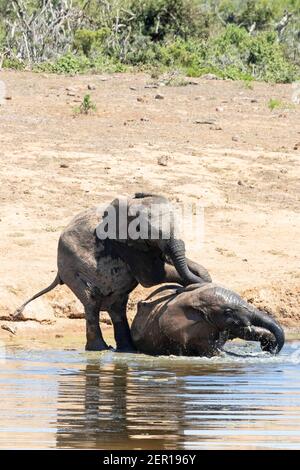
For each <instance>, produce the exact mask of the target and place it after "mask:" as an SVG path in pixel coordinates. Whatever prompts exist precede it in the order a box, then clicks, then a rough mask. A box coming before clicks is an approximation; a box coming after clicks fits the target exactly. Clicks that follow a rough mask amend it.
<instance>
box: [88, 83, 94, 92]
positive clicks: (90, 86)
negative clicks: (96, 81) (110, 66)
mask: <svg viewBox="0 0 300 470" xmlns="http://www.w3.org/2000/svg"><path fill="white" fill-rule="evenodd" d="M88 90H96V87H95V85H92V84H90V83H89V84H88Z"/></svg>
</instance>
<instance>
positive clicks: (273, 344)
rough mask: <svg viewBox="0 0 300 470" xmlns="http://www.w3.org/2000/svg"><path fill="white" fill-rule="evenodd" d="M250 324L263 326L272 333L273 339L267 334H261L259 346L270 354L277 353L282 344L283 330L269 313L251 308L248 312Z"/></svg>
mask: <svg viewBox="0 0 300 470" xmlns="http://www.w3.org/2000/svg"><path fill="white" fill-rule="evenodd" d="M249 319H250V321H251V325H253V326H257V327H259V328H263V329H265V330H267V331H269V332H271V333H272V335H273V336H274V338H275V341H274V340H273V341H271V340H270V336H269V335H267V334H266V335H265V336H262V339H261V348H262V350H263V351H268V352H270V353H272V354H278V353H279V352H280V350H281V349H282V347H283V345H284V340H285V338H284V331H283V329H282V328H281V326H280V325H279V324H278V323H277V322H276V321H275V320H274V319H273V318H272V317H270V316H269V315H267V314H266V313H263V312H261V311H259V310H257V309H253V310H251V313H250V318H249Z"/></svg>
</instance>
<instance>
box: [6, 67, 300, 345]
mask: <svg viewBox="0 0 300 470" xmlns="http://www.w3.org/2000/svg"><path fill="white" fill-rule="evenodd" d="M0 80H2V81H3V82H4V83H5V85H6V89H7V91H6V93H7V96H6V98H11V99H6V100H4V101H3V102H2V104H1V106H0V123H1V124H0V125H1V127H0V144H1V154H0V168H1V186H0V201H1V214H0V253H1V265H0V280H1V285H0V294H1V297H0V318H1V326H2V327H4V328H7V327H8V328H10V329H11V330H12V331H13V332H16V333H17V336H19V335H22V331H23V332H25V330H28V329H30V328H32V331H38V328H37V326H38V325H39V323H37V322H36V321H34V320H38V321H39V322H44V323H46V324H50V325H47V326H46V331H48V333H47V334H49V331H52V332H56V333H57V337H58V338H59V337H61V336H62V335H63V334H64V331H62V335H60V334H59V329H60V328H61V329H65V328H67V326H66V325H65V324H68V325H71V324H72V327H71V328H72V329H74V325H75V324H78V325H79V327H78V328H79V330H80V341H81V343H82V344H84V338H83V334H82V335H81V330H83V329H84V325H83V321H82V320H69V319H68V320H61V318H64V317H65V316H70V315H71V316H76V315H79V316H80V314H81V313H82V309H81V306H80V305H79V304H78V303H77V302H75V301H74V297H73V295H72V294H71V293H70V292H69V291H68V289H67V288H65V287H64V286H61V287H58V288H57V289H56V290H55V291H54V292H52V293H51V294H48V295H47V296H45V298H43V299H40V300H38V301H36V302H35V303H33V304H31V306H30V308H28V310H27V313H26V315H27V318H28V319H33V321H27V322H24V323H22V324H21V323H12V322H8V321H6V320H7V319H8V318H9V316H10V314H11V313H12V312H13V311H14V309H15V308H16V307H17V306H19V304H20V303H22V302H23V300H24V299H26V298H27V297H28V296H30V295H32V294H33V293H34V292H35V291H37V290H40V289H41V288H43V287H44V286H47V285H48V284H49V283H50V281H52V279H53V278H54V276H55V272H56V245H57V240H58V237H59V233H60V231H61V230H62V228H63V227H64V226H65V225H66V224H67V223H68V222H69V220H70V219H71V218H72V217H73V216H74V215H75V214H76V213H78V212H80V211H81V210H82V209H85V208H88V207H90V206H93V205H95V204H100V203H103V202H109V201H110V200H112V198H114V197H115V196H116V195H119V194H131V193H134V192H136V191H151V192H155V193H161V194H163V195H165V196H168V197H169V198H170V199H171V200H172V201H174V202H182V203H192V202H194V203H197V204H199V205H201V206H203V208H204V217H205V218H204V221H205V238H204V243H199V240H193V239H192V240H188V243H187V248H188V255H189V257H191V258H194V259H195V260H196V261H199V262H201V263H202V264H204V265H205V266H206V267H207V268H208V269H209V271H210V272H211V274H212V276H213V278H214V279H215V280H216V281H218V282H221V283H222V284H224V285H226V286H228V287H230V288H232V289H235V290H237V291H239V292H241V293H243V294H244V295H245V296H246V298H248V299H250V300H251V301H253V302H254V303H256V304H257V305H258V306H259V307H262V308H266V309H267V310H269V311H273V312H274V314H275V315H276V316H277V318H279V319H280V320H281V322H282V323H283V324H284V325H285V326H292V327H297V326H300V312H299V309H298V306H299V299H300V271H299V239H300V218H299V195H300V187H299V176H300V167H299V159H300V105H295V104H293V103H292V95H293V93H294V89H293V88H292V86H291V85H276V86H272V85H266V84H261V83H255V84H254V85H253V88H252V89H250V88H248V87H246V86H245V84H243V83H239V82H230V81H220V80H209V79H193V80H192V83H190V84H188V85H187V86H176V87H170V86H162V85H160V86H159V87H158V88H151V87H150V88H149V87H148V85H149V84H150V83H152V82H153V80H152V79H151V78H150V77H149V76H147V75H144V74H135V75H130V74H123V75H122V74H115V75H108V76H76V77H62V76H54V75H45V74H39V75H38V74H32V73H25V72H24V73H19V72H8V71H5V72H4V71H1V72H0ZM88 85H90V88H94V89H92V90H91V91H88ZM86 93H90V94H91V97H92V100H93V102H95V103H96V105H97V110H96V111H95V112H93V113H91V114H89V115H88V116H85V115H80V114H78V113H76V112H75V111H74V108H75V107H76V106H77V107H78V106H79V104H80V102H81V101H82V98H83V96H84V95H85V94H86ZM157 94H159V95H162V97H163V99H158V98H157V97H156V95H157ZM271 98H277V99H278V100H280V102H281V106H280V108H277V109H275V110H273V111H271V110H270V109H269V107H268V102H269V100H270V99H271ZM204 121H205V122H210V124H207V123H206V124H204V123H203V122H204ZM159 163H163V165H161V164H159ZM144 296H145V292H143V289H141V288H138V289H137V290H136V291H135V293H134V294H133V296H132V299H131V304H130V311H129V315H130V316H132V315H133V314H134V305H135V301H136V300H137V299H139V298H142V297H144ZM76 322H77V323H76ZM25 323H26V326H24V325H25ZM51 325H52V326H51ZM107 330H109V331H110V328H107ZM0 332H1V338H5V339H7V340H10V338H11V337H12V336H13V334H12V333H10V332H9V331H7V330H4V329H3V328H2V329H0ZM31 335H32V337H33V338H34V337H35V334H31Z"/></svg>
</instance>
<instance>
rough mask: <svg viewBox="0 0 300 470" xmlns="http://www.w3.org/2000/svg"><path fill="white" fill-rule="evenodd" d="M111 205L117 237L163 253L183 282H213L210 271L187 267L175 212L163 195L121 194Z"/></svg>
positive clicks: (119, 239)
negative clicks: (128, 196) (194, 269)
mask: <svg viewBox="0 0 300 470" xmlns="http://www.w3.org/2000/svg"><path fill="white" fill-rule="evenodd" d="M110 207H112V208H113V209H114V210H115V215H116V230H115V239H116V240H117V241H118V242H122V243H126V244H127V245H128V246H134V247H135V248H137V249H138V250H141V251H151V250H152V251H154V252H155V251H156V252H160V253H161V254H162V256H163V257H165V259H166V260H167V261H169V262H170V263H171V264H173V266H174V267H175V269H176V271H177V272H178V274H179V276H180V278H181V279H182V280H183V283H184V285H189V284H194V283H203V282H211V278H210V276H209V274H208V273H207V271H206V270H205V269H203V273H202V272H200V274H201V277H199V276H198V275H196V274H194V273H193V272H192V271H191V270H190V269H189V267H188V264H187V260H186V256H185V244H184V242H183V240H182V239H181V238H180V237H178V234H177V231H178V230H177V225H176V223H175V220H176V217H175V211H174V208H173V206H172V205H171V203H170V202H169V201H168V200H167V199H166V198H164V197H162V196H158V195H153V194H144V193H137V194H135V196H134V197H132V198H127V197H119V198H117V199H115V200H114V201H113V202H112V203H111V205H110Z"/></svg>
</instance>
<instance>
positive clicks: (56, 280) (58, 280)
mask: <svg viewBox="0 0 300 470" xmlns="http://www.w3.org/2000/svg"><path fill="white" fill-rule="evenodd" d="M59 284H63V281H62V280H61V279H60V277H59V275H58V274H57V275H56V278H55V279H54V281H53V282H52V283H51V284H50V286H48V287H46V288H45V289H43V290H41V291H40V292H38V293H37V294H35V295H34V296H33V297H31V298H30V299H28V300H27V301H26V302H25V303H24V304H23V305H21V307H19V308H18V309H17V310H16V311H15V312H14V313H13V315H12V319H13V320H18V317H19V316H20V315H21V313H22V312H23V310H24V308H25V307H26V305H28V304H29V303H30V302H32V301H33V300H35V299H37V298H38V297H41V296H42V295H44V294H47V292H50V291H51V290H53V289H54V288H55V287H56V286H58V285H59Z"/></svg>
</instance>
